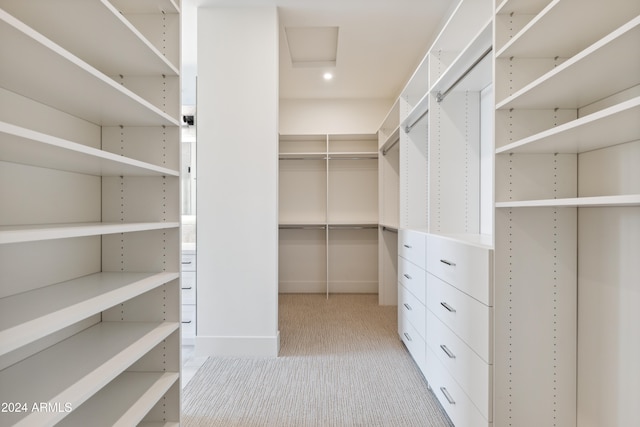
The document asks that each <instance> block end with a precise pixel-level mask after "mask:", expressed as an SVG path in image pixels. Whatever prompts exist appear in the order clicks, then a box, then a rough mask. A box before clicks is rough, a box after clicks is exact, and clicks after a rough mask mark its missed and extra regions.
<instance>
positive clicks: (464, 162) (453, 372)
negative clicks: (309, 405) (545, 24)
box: [380, 0, 494, 426]
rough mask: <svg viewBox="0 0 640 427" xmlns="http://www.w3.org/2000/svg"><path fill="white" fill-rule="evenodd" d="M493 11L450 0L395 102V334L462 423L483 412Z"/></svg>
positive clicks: (478, 419)
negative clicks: (440, 24) (435, 33)
mask: <svg viewBox="0 0 640 427" xmlns="http://www.w3.org/2000/svg"><path fill="white" fill-rule="evenodd" d="M493 12H494V8H493V4H492V2H491V1H486V0H485V1H469V0H462V1H459V2H457V4H456V5H455V7H453V9H452V12H451V15H450V16H449V17H448V19H447V21H446V22H445V23H444V25H443V29H442V31H441V33H440V34H439V35H438V37H437V38H436V39H435V41H434V43H433V45H432V46H431V48H430V49H429V51H428V52H427V54H426V56H425V58H424V59H423V61H422V62H421V65H420V66H419V67H418V69H417V70H416V71H415V73H414V74H413V76H412V77H411V79H410V80H409V82H408V83H407V85H406V87H405V89H404V90H403V92H402V94H401V96H400V98H399V101H398V104H399V116H400V118H399V122H400V126H399V130H398V134H399V135H398V136H399V140H400V143H399V161H398V167H397V168H398V188H399V191H398V194H399V195H398V205H399V215H398V223H397V224H398V227H399V229H400V238H399V240H398V248H397V255H398V256H399V258H398V260H397V264H396V265H397V267H396V268H397V283H398V285H397V287H398V326H399V329H398V333H399V335H400V338H401V339H402V341H403V342H404V343H405V345H406V347H407V349H408V351H409V353H410V354H411V355H412V357H413V358H414V360H415V361H416V364H417V365H418V367H419V368H420V369H421V371H422V372H423V374H424V375H425V378H426V379H427V381H428V382H429V384H430V386H431V388H432V390H433V392H434V394H435V396H436V397H437V398H438V399H439V400H440V402H441V404H442V406H443V408H445V410H446V411H447V413H448V415H449V417H450V418H451V420H452V421H453V423H454V424H456V425H461V426H466V425H473V426H479V425H492V422H493V403H494V400H493V377H492V372H493V355H492V354H491V352H490V351H488V350H487V349H490V348H492V346H493V333H492V332H493V331H492V330H491V325H492V322H493V298H492V297H487V296H488V295H491V294H492V290H493V288H492V281H493V268H492V264H493V261H492V260H493V222H494V191H493V172H494V161H493V160H494V146H493V123H494V98H493V93H494V89H493V84H492V82H493V74H494V70H493V48H492V46H493ZM392 114H394V113H393V112H392V113H390V115H392ZM383 127H384V126H383ZM386 127H387V128H388V129H390V130H388V131H386V132H384V131H382V130H381V132H380V134H381V135H384V137H381V146H382V149H383V150H387V149H388V146H389V145H390V144H391V143H390V142H387V138H389V139H390V138H391V135H393V132H394V131H393V130H391V128H392V127H391V126H386ZM381 182H382V181H381ZM389 182H391V183H392V182H393V179H391V180H390V181H389ZM381 185H382V184H381ZM391 186H393V183H392V184H391ZM385 189H386V187H385ZM445 291H446V292H445ZM479 296H484V297H483V298H480V297H479ZM445 297H446V298H445ZM453 312H455V313H456V316H454V317H455V318H452V315H451V313H453ZM456 319H459V320H456ZM452 350H453V351H452Z"/></svg>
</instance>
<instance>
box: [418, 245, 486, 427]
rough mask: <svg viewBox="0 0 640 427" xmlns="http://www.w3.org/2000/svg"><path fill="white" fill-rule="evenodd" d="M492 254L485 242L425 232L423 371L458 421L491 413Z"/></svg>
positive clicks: (482, 421) (469, 422)
mask: <svg viewBox="0 0 640 427" xmlns="http://www.w3.org/2000/svg"><path fill="white" fill-rule="evenodd" d="M492 256H493V252H492V250H491V249H488V248H487V247H482V246H479V245H474V244H469V243H467V242H464V241H460V240H453V239H449V238H446V237H442V236H437V235H433V234H429V235H427V238H426V272H427V274H426V308H427V314H426V326H427V327H426V329H427V336H426V343H427V349H426V366H427V369H426V371H425V376H426V377H427V380H428V381H429V384H430V386H431V388H432V390H433V392H434V393H435V395H436V396H437V397H438V399H439V400H440V403H441V404H442V406H443V407H444V408H445V410H446V411H447V413H448V414H449V417H450V418H451V420H452V421H453V423H454V424H455V425H458V426H482V425H485V426H487V425H491V422H492V418H493V415H492V405H493V403H492V377H493V352H492V347H493V345H492V343H493V337H492V331H493V299H492V295H493V290H492V264H493V261H492Z"/></svg>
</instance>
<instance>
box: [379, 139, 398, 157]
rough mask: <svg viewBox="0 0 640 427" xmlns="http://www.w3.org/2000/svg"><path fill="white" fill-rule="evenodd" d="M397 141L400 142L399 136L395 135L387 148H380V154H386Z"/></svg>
mask: <svg viewBox="0 0 640 427" xmlns="http://www.w3.org/2000/svg"><path fill="white" fill-rule="evenodd" d="M398 142H400V137H397V138H396V139H395V140H394V141H393V142H392V143H391V144H390V145H389V146H388V147H387V148H385V149H384V150H382V155H383V156H386V155H387V153H388V152H389V150H391V149H392V148H393V147H395V146H396V144H397V143H398Z"/></svg>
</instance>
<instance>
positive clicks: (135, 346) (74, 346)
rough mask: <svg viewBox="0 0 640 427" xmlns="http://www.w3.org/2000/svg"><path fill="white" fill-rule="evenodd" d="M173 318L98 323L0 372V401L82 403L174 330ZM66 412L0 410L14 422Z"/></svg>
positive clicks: (36, 421)
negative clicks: (0, 385)
mask: <svg viewBox="0 0 640 427" xmlns="http://www.w3.org/2000/svg"><path fill="white" fill-rule="evenodd" d="M178 328H179V324H178V323H177V322H164V323H147V322H102V323H99V324H97V325H95V326H93V327H91V328H89V329H86V330H84V331H83V332H80V333H79V334H76V335H74V336H72V337H70V338H68V339H66V340H64V341H62V342H60V343H58V344H56V345H54V346H52V347H49V348H47V349H46V350H44V351H41V352H40V353H37V354H35V355H33V356H31V357H29V358H27V359H25V360H23V361H21V362H19V363H17V364H15V365H13V366H11V367H9V368H6V369H4V370H3V371H1V372H0V383H2V384H11V385H12V386H11V387H2V388H0V401H2V402H26V403H27V404H28V406H29V407H31V406H32V405H33V403H34V402H52V403H60V404H62V405H64V404H65V403H69V404H71V406H72V408H78V407H79V406H80V405H81V404H82V403H83V402H84V401H86V400H87V399H88V398H90V397H91V395H93V394H94V393H96V392H98V390H100V389H101V388H102V387H104V386H105V385H107V384H108V383H109V382H110V381H111V380H113V379H114V378H116V377H117V376H118V375H119V374H120V373H122V372H123V371H124V370H125V369H127V368H128V367H129V366H130V365H131V364H133V363H134V362H135V361H137V360H138V359H139V358H140V357H142V356H143V355H144V354H146V353H147V352H148V351H149V350H151V349H152V348H153V347H155V346H156V345H157V344H158V343H160V342H161V341H162V340H163V339H165V338H167V337H168V336H169V335H170V334H171V333H173V332H174V331H176V330H178ZM66 415H68V414H67V413H64V412H62V413H59V412H31V413H10V414H3V422H7V423H8V424H10V425H15V426H33V425H52V424H54V423H56V422H58V421H60V420H61V419H63V418H64V417H65V416H66Z"/></svg>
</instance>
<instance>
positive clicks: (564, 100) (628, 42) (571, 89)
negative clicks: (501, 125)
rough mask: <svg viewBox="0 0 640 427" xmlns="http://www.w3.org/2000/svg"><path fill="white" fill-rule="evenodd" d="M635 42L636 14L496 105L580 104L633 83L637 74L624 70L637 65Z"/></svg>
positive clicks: (639, 39)
mask: <svg viewBox="0 0 640 427" xmlns="http://www.w3.org/2000/svg"><path fill="white" fill-rule="evenodd" d="M638 46H640V16H638V17H636V18H634V19H632V20H631V21H629V22H628V23H626V24H624V25H622V26H621V27H619V28H617V29H616V30H614V31H613V32H611V33H610V34H608V35H606V36H605V37H604V38H602V39H600V40H598V41H597V42H596V43H594V44H592V45H591V46H589V47H587V48H586V49H584V50H583V51H581V52H579V53H578V54H576V55H575V56H573V57H571V58H570V59H568V60H567V61H565V62H563V63H562V64H561V65H559V66H557V67H555V68H553V69H552V70H551V71H549V72H548V73H546V74H544V75H543V76H541V77H539V78H537V79H536V80H534V81H533V82H531V83H529V84H527V85H526V86H524V87H523V88H522V89H520V90H518V91H517V92H515V93H514V94H513V95H511V96H508V97H506V98H505V99H503V100H499V102H498V103H497V104H496V108H497V109H508V108H529V109H536V108H580V107H583V106H585V105H589V104H590V103H592V102H595V101H598V100H600V99H603V98H605V97H607V96H609V95H611V94H612V93H617V92H619V91H622V90H624V89H628V88H630V87H633V86H635V85H637V84H638V83H640V76H639V75H638V74H637V73H629V72H626V71H625V70H636V69H639V68H640V55H637V54H634V52H637V49H638ZM614 64H615V68H614ZM593 82H598V84H593Z"/></svg>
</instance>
